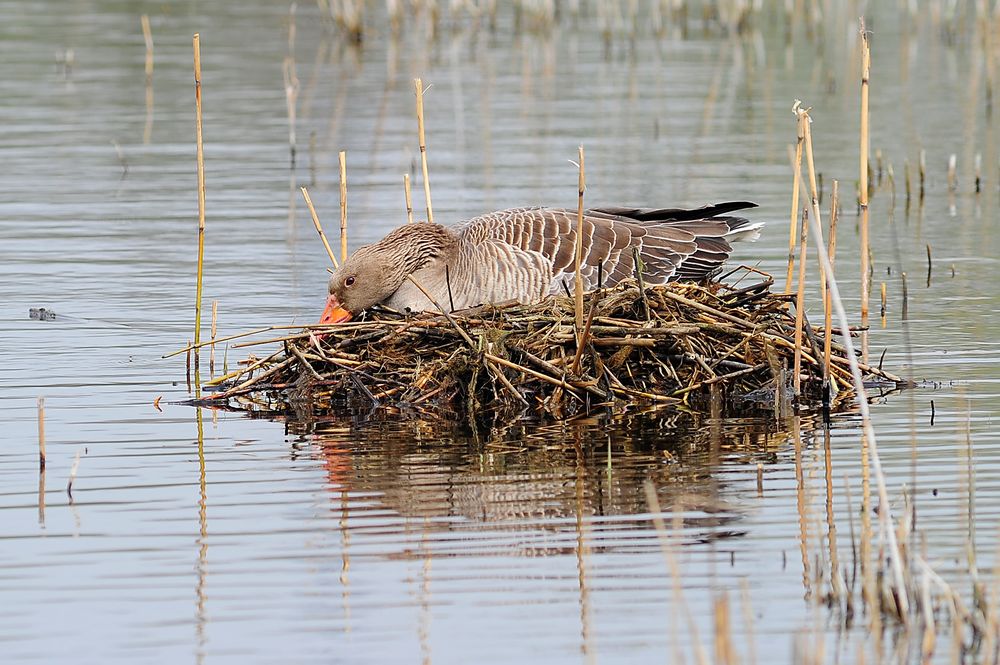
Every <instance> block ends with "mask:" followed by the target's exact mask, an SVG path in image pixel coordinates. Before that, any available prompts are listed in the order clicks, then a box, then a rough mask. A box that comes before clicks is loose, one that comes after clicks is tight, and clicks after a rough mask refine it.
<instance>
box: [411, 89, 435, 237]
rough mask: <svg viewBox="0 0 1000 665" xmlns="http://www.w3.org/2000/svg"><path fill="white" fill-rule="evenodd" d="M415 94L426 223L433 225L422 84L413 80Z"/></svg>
mask: <svg viewBox="0 0 1000 665" xmlns="http://www.w3.org/2000/svg"><path fill="white" fill-rule="evenodd" d="M413 86H414V88H415V89H416V93H417V135H418V138H419V140H420V169H421V171H422V173H423V177H424V199H425V200H426V202H427V221H428V222H429V223H431V224H433V223H434V207H433V206H432V205H431V182H430V180H429V179H428V177H427V142H426V141H425V140H424V82H423V81H422V80H420V79H413Z"/></svg>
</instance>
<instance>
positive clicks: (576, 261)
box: [573, 145, 587, 344]
mask: <svg viewBox="0 0 1000 665" xmlns="http://www.w3.org/2000/svg"><path fill="white" fill-rule="evenodd" d="M577 155H578V159H579V160H580V162H579V164H578V166H579V170H580V172H579V177H578V179H577V203H576V249H575V250H574V252H573V270H574V273H573V290H574V294H573V298H574V300H573V302H574V314H575V315H576V318H575V320H576V330H577V335H579V336H580V337H579V338H578V339H577V344H582V342H583V339H582V335H583V275H582V274H581V273H580V264H581V262H582V261H583V193H584V191H586V188H587V181H586V175H585V173H584V166H583V146H582V145H581V146H579V148H578V149H577Z"/></svg>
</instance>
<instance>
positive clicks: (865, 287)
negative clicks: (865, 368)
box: [858, 19, 871, 360]
mask: <svg viewBox="0 0 1000 665" xmlns="http://www.w3.org/2000/svg"><path fill="white" fill-rule="evenodd" d="M859 29H860V33H861V146H860V163H859V171H858V178H859V179H858V183H859V185H858V204H859V205H860V207H861V326H862V327H865V326H867V325H868V299H869V297H870V296H869V294H870V291H871V284H870V279H871V278H870V276H869V274H868V273H869V256H870V246H869V242H870V241H869V237H868V144H869V141H868V87H869V81H868V79H869V76H870V74H871V49H870V45H869V42H868V31H867V30H866V29H865V21H864V19H861V20H860V28H859ZM861 353H862V357H864V358H865V359H866V360H867V358H868V344H867V338H866V337H864V336H863V337H862V343H861Z"/></svg>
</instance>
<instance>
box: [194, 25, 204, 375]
mask: <svg viewBox="0 0 1000 665" xmlns="http://www.w3.org/2000/svg"><path fill="white" fill-rule="evenodd" d="M194 100H195V141H196V143H197V159H198V283H197V294H196V295H195V301H194V344H195V347H197V346H198V344H199V343H200V342H201V286H202V269H203V267H204V263H205V151H204V146H203V143H202V133H201V39H200V37H199V36H198V33H195V35H194ZM194 366H195V373H196V374H197V370H198V352H197V351H195V354H194Z"/></svg>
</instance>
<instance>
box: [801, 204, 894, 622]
mask: <svg viewBox="0 0 1000 665" xmlns="http://www.w3.org/2000/svg"><path fill="white" fill-rule="evenodd" d="M810 225H811V226H812V229H813V232H814V233H816V234H819V233H821V229H820V227H819V220H818V219H816V218H815V217H813V218H812V219H811V220H810ZM816 250H817V251H818V252H819V254H820V261H822V263H823V265H824V269H825V270H826V271H827V274H828V275H829V289H830V298H831V300H832V301H833V304H834V308H835V310H836V312H837V319H838V321H839V323H840V329H841V335H842V337H843V343H844V348H845V355H846V357H847V361H848V364H849V365H850V369H851V378H852V380H853V382H854V390H855V394H854V398H855V401H856V402H857V404H858V409H859V411H860V413H861V427H862V432H863V433H864V442H865V444H864V445H863V447H862V451H863V452H866V451H869V450H870V452H871V463H872V468H873V470H874V472H875V479H876V481H877V484H878V493H879V520H880V522H881V523H882V525H883V528H882V532H883V534H884V535H885V537H886V539H887V543H888V549H889V557H890V567H891V576H892V579H893V581H894V583H895V589H894V591H895V594H896V602H897V607H898V608H899V615H900V616H901V617H904V619H903V620H904V621H905V617H906V616H907V615H908V614H909V596H908V592H907V587H906V582H905V579H904V575H903V559H902V555H901V553H900V548H899V543H898V541H897V539H896V532H895V529H894V528H892V526H891V524H892V521H893V518H892V505H891V504H890V502H889V492H888V488H887V487H886V482H885V475H884V473H883V472H882V460H881V458H880V457H879V453H878V442H877V440H876V438H875V429H874V427H872V421H871V410H870V409H869V406H868V395H867V391H866V390H865V385H864V380H863V378H862V376H861V368H860V366H859V364H858V361H857V357H856V356H855V353H854V342H853V340H852V339H851V335H850V333H849V324H848V321H847V312H846V310H845V309H844V303H843V301H842V300H841V298H840V290H839V288H838V287H837V280H836V277H834V275H833V266H832V265H831V264H830V257H829V255H828V254H827V252H826V248H825V247H824V246H823V244H822V243H817V244H816ZM863 464H864V466H863V470H865V471H867V463H866V462H863ZM865 508H866V511H865V515H864V516H865V517H866V519H870V514H871V513H870V510H871V508H870V505H869V506H866V507H865ZM872 614H873V616H877V612H872Z"/></svg>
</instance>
